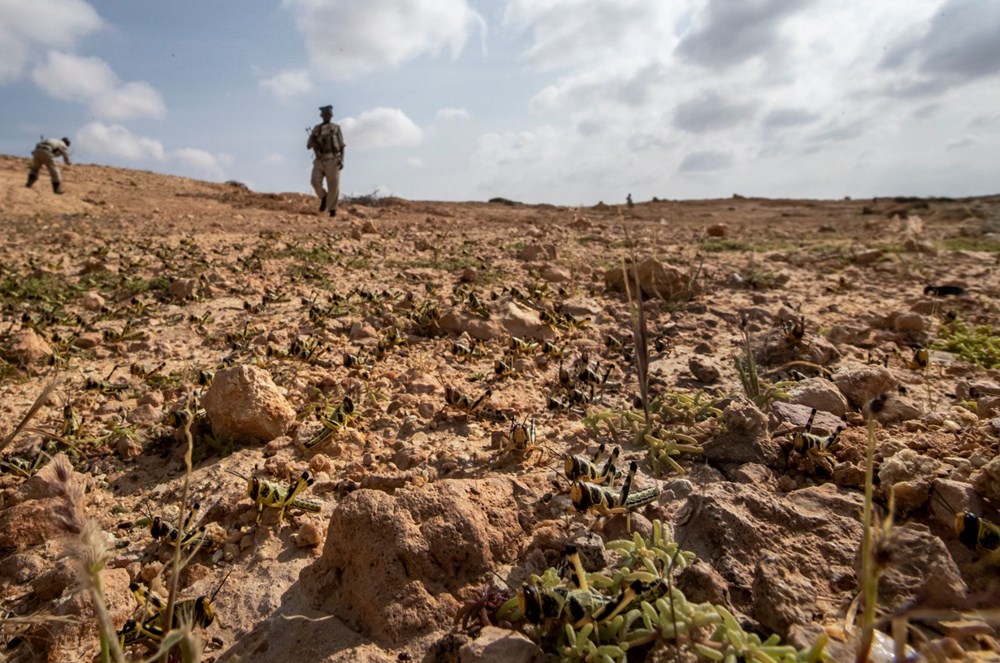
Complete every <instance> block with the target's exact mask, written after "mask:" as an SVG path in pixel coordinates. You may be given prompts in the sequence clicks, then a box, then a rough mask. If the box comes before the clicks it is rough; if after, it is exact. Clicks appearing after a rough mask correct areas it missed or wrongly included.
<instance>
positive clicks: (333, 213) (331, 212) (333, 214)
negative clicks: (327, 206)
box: [330, 208, 337, 216]
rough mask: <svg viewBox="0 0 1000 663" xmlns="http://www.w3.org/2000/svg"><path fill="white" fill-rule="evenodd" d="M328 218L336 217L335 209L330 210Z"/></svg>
mask: <svg viewBox="0 0 1000 663" xmlns="http://www.w3.org/2000/svg"><path fill="white" fill-rule="evenodd" d="M330 216H337V209H336V208H334V209H332V210H330Z"/></svg>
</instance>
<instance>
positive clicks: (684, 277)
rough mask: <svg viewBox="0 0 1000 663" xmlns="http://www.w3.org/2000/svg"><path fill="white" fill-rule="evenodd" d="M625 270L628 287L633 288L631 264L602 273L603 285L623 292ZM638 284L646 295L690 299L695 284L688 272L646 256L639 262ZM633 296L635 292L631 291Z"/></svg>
mask: <svg viewBox="0 0 1000 663" xmlns="http://www.w3.org/2000/svg"><path fill="white" fill-rule="evenodd" d="M626 270H627V272H628V282H629V287H631V288H633V289H634V281H635V275H634V274H633V271H632V265H631V264H629V265H628V266H626V267H625V268H624V269H623V268H621V267H618V268H615V269H610V270H608V271H607V272H605V273H604V287H605V288H607V289H608V290H613V291H616V292H625V279H626V275H625V274H626ZM639 285H640V286H641V287H642V294H643V295H645V296H646V297H660V298H661V299H667V300H671V299H690V298H691V295H693V294H694V290H693V288H694V286H695V284H694V283H693V282H692V279H691V277H690V276H689V275H688V274H685V273H683V272H682V271H681V270H679V269H677V268H676V267H674V266H672V265H665V264H663V263H662V262H660V261H659V260H657V259H656V258H646V259H645V260H643V261H642V262H640V263H639ZM632 294H633V296H635V293H632Z"/></svg>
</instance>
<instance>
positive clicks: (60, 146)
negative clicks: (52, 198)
mask: <svg viewBox="0 0 1000 663" xmlns="http://www.w3.org/2000/svg"><path fill="white" fill-rule="evenodd" d="M58 157H62V158H63V161H65V162H66V165H67V166H69V165H70V162H69V138H63V139H62V140H60V139H58V138H49V139H48V140H43V141H41V142H40V143H38V144H37V145H35V151H34V152H32V153H31V170H30V171H28V183H27V184H25V186H26V187H28V188H29V189H30V188H31V185H32V184H34V183H35V182H36V181H38V171H39V170H41V169H42V166H45V167H46V168H48V169H49V176H50V177H51V178H52V192H53V193H59V194H61V193H62V192H63V190H62V178H61V176H60V174H59V167H58V166H57V165H56V159H57V158H58Z"/></svg>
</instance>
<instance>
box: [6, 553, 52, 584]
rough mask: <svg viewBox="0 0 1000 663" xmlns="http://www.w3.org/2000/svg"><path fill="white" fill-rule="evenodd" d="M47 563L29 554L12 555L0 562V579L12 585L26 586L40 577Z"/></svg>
mask: <svg viewBox="0 0 1000 663" xmlns="http://www.w3.org/2000/svg"><path fill="white" fill-rule="evenodd" d="M47 568H48V563H47V562H46V561H45V560H44V559H42V558H41V557H39V556H38V555H33V554H31V553H14V554H13V555H10V556H9V557H6V558H4V559H3V560H2V561H0V578H3V579H4V582H10V583H13V584H18V585H21V584H27V583H28V582H30V581H31V580H32V579H34V578H37V577H38V576H40V575H42V573H43V572H44V571H45V570H46V569H47Z"/></svg>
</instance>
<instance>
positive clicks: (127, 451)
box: [115, 435, 142, 460]
mask: <svg viewBox="0 0 1000 663" xmlns="http://www.w3.org/2000/svg"><path fill="white" fill-rule="evenodd" d="M115 453H117V454H118V457H119V458H121V459H122V460H129V459H131V458H138V457H139V456H141V455H142V446H141V445H140V444H139V443H138V442H136V441H135V440H134V439H132V437H130V436H128V435H119V436H118V439H117V441H116V442H115Z"/></svg>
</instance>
